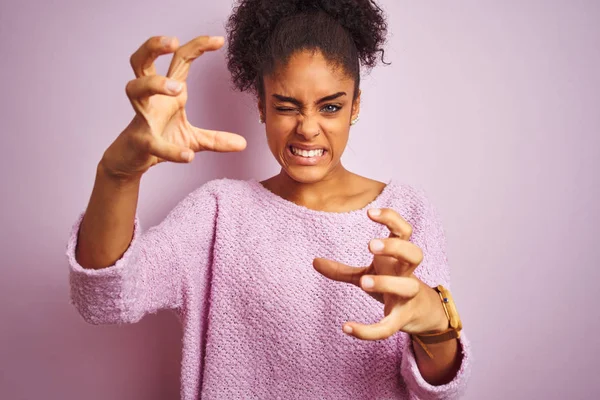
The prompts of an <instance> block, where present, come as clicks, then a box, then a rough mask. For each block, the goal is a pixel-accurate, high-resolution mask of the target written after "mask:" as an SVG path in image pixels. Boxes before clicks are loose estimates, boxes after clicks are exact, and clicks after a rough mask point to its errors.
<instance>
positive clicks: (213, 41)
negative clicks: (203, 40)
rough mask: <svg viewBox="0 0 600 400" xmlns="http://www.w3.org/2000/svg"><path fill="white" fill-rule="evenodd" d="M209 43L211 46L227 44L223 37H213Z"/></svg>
mask: <svg viewBox="0 0 600 400" xmlns="http://www.w3.org/2000/svg"><path fill="white" fill-rule="evenodd" d="M209 41H210V43H211V44H221V43H223V42H225V38H224V37H223V36H211V37H210V39H209Z"/></svg>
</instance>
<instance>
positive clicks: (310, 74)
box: [264, 51, 354, 99]
mask: <svg viewBox="0 0 600 400" xmlns="http://www.w3.org/2000/svg"><path fill="white" fill-rule="evenodd" d="M264 83H265V92H266V94H267V95H268V96H270V94H272V93H277V94H280V95H283V96H291V97H295V98H297V99H312V98H321V97H325V96H328V95H331V94H332V93H337V92H346V93H348V94H350V93H351V92H352V90H353V89H354V80H353V79H352V78H351V77H350V76H348V73H346V71H344V69H343V68H341V67H339V66H337V65H335V64H334V63H332V62H330V61H328V60H327V59H325V57H323V55H322V53H321V52H319V51H302V52H297V53H294V54H293V55H292V56H291V57H290V59H289V61H288V63H287V64H286V65H283V66H280V67H278V68H277V69H276V70H275V72H274V73H273V74H271V75H269V76H265V78H264Z"/></svg>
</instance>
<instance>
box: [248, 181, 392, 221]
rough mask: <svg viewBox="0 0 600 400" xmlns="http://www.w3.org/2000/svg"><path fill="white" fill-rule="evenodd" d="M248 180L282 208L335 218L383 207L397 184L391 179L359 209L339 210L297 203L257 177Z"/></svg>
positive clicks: (260, 192) (258, 190)
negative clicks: (264, 184) (319, 208)
mask: <svg viewBox="0 0 600 400" xmlns="http://www.w3.org/2000/svg"><path fill="white" fill-rule="evenodd" d="M248 182H249V183H250V186H252V187H253V188H254V189H255V190H256V191H257V192H258V193H259V194H261V195H262V196H261V197H262V198H264V199H266V200H267V201H269V202H270V203H272V204H274V205H279V206H281V207H282V209H284V210H288V211H291V212H295V213H299V214H304V215H307V216H309V215H312V216H318V217H333V218H335V217H349V216H356V215H363V214H365V213H366V212H367V210H369V209H371V208H379V207H381V205H382V204H384V203H385V201H386V200H387V199H388V197H389V196H390V193H391V192H392V188H393V186H395V182H394V181H393V180H392V179H390V180H388V181H387V182H386V185H385V186H384V187H383V189H382V190H381V192H380V193H379V194H378V195H377V196H376V197H375V198H374V199H373V200H371V202H369V203H368V204H367V205H366V206H364V207H362V208H360V209H357V210H350V211H343V212H337V211H320V210H313V209H312V208H308V207H305V206H303V205H300V204H296V203H294V202H293V201H290V200H287V199H284V198H283V197H281V196H279V195H277V194H275V193H273V192H271V191H270V190H269V189H267V188H266V187H264V186H263V185H262V184H261V183H260V181H259V180H258V179H256V178H251V179H249V180H248Z"/></svg>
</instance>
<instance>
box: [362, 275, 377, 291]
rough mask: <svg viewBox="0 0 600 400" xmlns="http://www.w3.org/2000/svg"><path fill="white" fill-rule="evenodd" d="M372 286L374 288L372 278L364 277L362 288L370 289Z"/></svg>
mask: <svg viewBox="0 0 600 400" xmlns="http://www.w3.org/2000/svg"><path fill="white" fill-rule="evenodd" d="M373 286H375V281H374V280H373V278H371V277H369V276H365V277H363V278H362V287H363V288H365V289H370V288H372V287H373Z"/></svg>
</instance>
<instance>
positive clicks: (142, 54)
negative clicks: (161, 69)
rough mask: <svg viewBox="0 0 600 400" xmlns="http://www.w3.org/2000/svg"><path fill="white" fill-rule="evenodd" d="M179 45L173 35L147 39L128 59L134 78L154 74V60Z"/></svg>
mask: <svg viewBox="0 0 600 400" xmlns="http://www.w3.org/2000/svg"><path fill="white" fill-rule="evenodd" d="M178 47H179V41H178V40H177V38H175V37H169V36H153V37H151V38H150V39H148V40H147V41H146V42H145V43H144V44H142V45H141V46H140V48H139V49H137V50H136V52H135V53H133V54H132V55H131V57H130V59H129V63H130V64H131V68H133V72H134V73H135V76H136V78H139V77H142V76H148V75H156V67H155V66H154V61H155V60H156V59H157V58H158V57H159V56H160V55H162V54H168V53H172V52H173V51H175V50H176V49H177V48H178Z"/></svg>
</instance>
